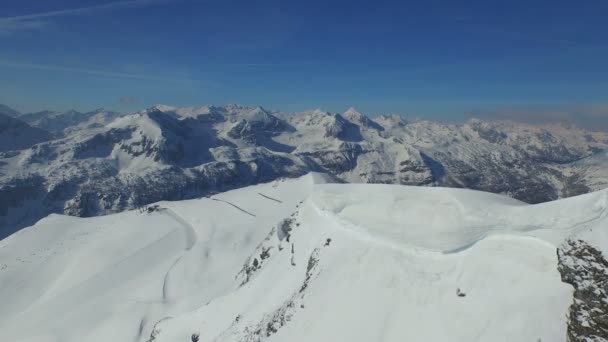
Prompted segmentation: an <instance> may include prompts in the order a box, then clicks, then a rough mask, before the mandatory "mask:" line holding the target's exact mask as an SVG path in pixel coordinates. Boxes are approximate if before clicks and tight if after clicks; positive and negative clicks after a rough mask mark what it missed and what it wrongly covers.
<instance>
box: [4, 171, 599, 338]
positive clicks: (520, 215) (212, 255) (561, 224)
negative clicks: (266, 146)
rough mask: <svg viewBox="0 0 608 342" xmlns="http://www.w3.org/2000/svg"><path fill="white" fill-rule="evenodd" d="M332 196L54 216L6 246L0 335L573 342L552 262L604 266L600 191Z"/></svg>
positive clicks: (310, 184)
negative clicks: (530, 198)
mask: <svg viewBox="0 0 608 342" xmlns="http://www.w3.org/2000/svg"><path fill="white" fill-rule="evenodd" d="M326 183H327V180H326V177H325V176H323V175H321V174H314V173H312V174H308V175H306V176H303V177H301V178H298V179H291V180H277V181H274V182H272V183H267V184H261V185H256V186H250V187H247V188H242V189H237V190H232V191H228V192H225V193H219V194H216V195H214V196H211V197H207V198H201V199H194V200H188V201H181V202H159V203H157V204H156V205H154V206H149V207H148V208H146V209H144V210H133V211H127V212H123V213H119V214H113V215H108V216H101V217H93V218H75V217H68V216H60V215H51V216H49V217H47V218H45V219H43V220H41V221H40V222H38V223H36V224H35V225H33V226H31V227H29V228H25V229H22V230H20V231H18V232H17V233H15V234H13V235H11V236H9V237H8V238H5V239H4V240H2V241H0V303H2V305H0V335H1V336H2V338H1V339H2V340H3V341H28V342H56V341H57V342H59V341H61V342H64V341H68V342H69V341H74V342H76V341H78V342H80V341H104V342H107V341H134V342H136V341H140V342H144V341H155V342H165V341H167V342H168V341H175V342H180V341H181V342H188V341H194V340H196V341H201V342H203V341H204V342H207V341H217V342H220V341H243V342H245V341H290V342H291V341H296V342H297V341H361V342H363V341H366V342H367V341H399V342H401V341H467V342H468V341H566V339H567V336H568V332H567V330H568V324H569V323H568V321H569V308H570V306H571V304H572V303H573V293H574V288H573V286H572V285H570V284H567V283H564V282H562V276H561V275H560V272H559V271H558V253H557V250H558V248H560V246H562V245H564V244H565V243H566V241H570V240H577V239H582V240H584V241H586V242H587V243H588V244H589V245H591V246H593V247H594V248H596V249H598V250H599V251H601V252H602V253H603V254H604V255H608V254H607V253H608V229H607V228H608V224H607V223H608V219H607V215H608V210H607V208H608V191H600V192H595V193H591V194H587V195H582V196H578V197H572V198H568V199H564V200H558V201H555V202H549V203H544V204H537V205H528V204H525V203H523V202H519V201H517V200H514V199H511V198H508V197H505V196H500V195H495V194H489V193H484V192H478V191H472V190H459V189H448V188H423V187H408V186H399V185H370V184H326ZM572 255H573V254H572ZM592 340H596V341H602V339H592Z"/></svg>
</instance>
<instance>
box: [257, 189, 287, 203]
mask: <svg viewBox="0 0 608 342" xmlns="http://www.w3.org/2000/svg"><path fill="white" fill-rule="evenodd" d="M258 195H260V196H262V197H264V198H267V199H269V200H271V201H275V202H277V203H283V202H282V201H280V200H278V199H276V198H272V197H270V196H266V195H264V194H263V193H260V192H258Z"/></svg>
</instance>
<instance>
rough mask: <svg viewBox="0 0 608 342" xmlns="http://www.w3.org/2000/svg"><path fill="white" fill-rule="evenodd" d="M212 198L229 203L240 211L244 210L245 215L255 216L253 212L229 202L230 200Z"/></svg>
mask: <svg viewBox="0 0 608 342" xmlns="http://www.w3.org/2000/svg"><path fill="white" fill-rule="evenodd" d="M212 200H214V201H218V202H224V203H226V204H230V205H231V206H233V207H235V208H237V209H238V210H240V211H242V212H244V213H245V214H247V215H249V216H253V217H255V214H252V213H250V212H248V211H247V210H245V209H243V208H241V207H239V206H238V205H236V204H232V203H230V202H228V201H224V200H221V199H217V198H212Z"/></svg>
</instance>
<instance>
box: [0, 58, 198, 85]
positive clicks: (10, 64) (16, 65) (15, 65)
mask: <svg viewBox="0 0 608 342" xmlns="http://www.w3.org/2000/svg"><path fill="white" fill-rule="evenodd" d="M2 67H4V68H12V69H29V70H41V71H55V72H69V73H77V74H86V75H93V76H100V77H109V78H123V79H134V80H144V81H159V82H173V83H191V82H194V80H192V79H187V78H175V77H164V76H158V75H147V74H133V73H124V72H116V71H107V70H99V69H88V68H76V67H68V66H61V65H49V64H35V63H22V62H14V61H9V60H1V59H0V68H2Z"/></svg>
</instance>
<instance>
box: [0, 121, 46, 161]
mask: <svg viewBox="0 0 608 342" xmlns="http://www.w3.org/2000/svg"><path fill="white" fill-rule="evenodd" d="M50 138H51V134H50V133H49V132H47V131H45V130H42V129H40V128H36V127H32V126H30V125H28V124H26V123H25V122H23V121H21V120H19V119H18V118H14V117H12V116H8V115H4V114H1V113H0V153H2V152H7V151H15V150H21V149H26V148H29V147H32V146H33V145H35V144H37V143H40V142H43V141H47V140H49V139H50Z"/></svg>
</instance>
